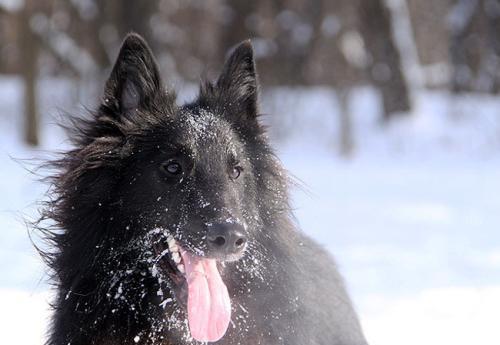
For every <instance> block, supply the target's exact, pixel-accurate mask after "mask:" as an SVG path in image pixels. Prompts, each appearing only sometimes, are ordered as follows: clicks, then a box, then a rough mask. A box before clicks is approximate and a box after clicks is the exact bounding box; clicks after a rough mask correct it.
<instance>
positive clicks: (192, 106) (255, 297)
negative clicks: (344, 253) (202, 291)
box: [39, 34, 366, 345]
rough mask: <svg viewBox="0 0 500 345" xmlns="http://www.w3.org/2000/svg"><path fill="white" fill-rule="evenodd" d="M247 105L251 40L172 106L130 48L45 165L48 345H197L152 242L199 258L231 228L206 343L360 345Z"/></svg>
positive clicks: (135, 46)
mask: <svg viewBox="0 0 500 345" xmlns="http://www.w3.org/2000/svg"><path fill="white" fill-rule="evenodd" d="M257 96H258V83H257V75H256V71H255V65H254V60H253V52H252V47H251V44H250V42H249V41H245V42H243V43H241V44H240V45H239V46H238V47H237V48H236V49H235V50H234V52H233V53H232V54H231V56H230V57H229V59H228V60H227V61H226V64H225V66H224V68H223V71H222V73H221V76H220V77H219V79H218V80H217V81H216V82H215V83H210V82H206V83H204V84H203V85H202V86H201V89H200V94H199V97H198V98H197V99H196V100H195V101H194V102H192V103H189V104H185V105H182V106H179V105H177V104H176V102H175V94H174V93H172V92H171V91H165V90H164V89H163V86H162V81H161V78H160V74H159V71H158V67H157V65H156V62H155V60H154V58H153V55H152V53H151V51H150V49H149V48H148V46H147V44H146V43H145V42H144V41H143V39H142V38H140V37H139V36H138V35H135V34H130V35H129V36H127V38H126V39H125V41H124V43H123V46H122V48H121V51H120V53H119V56H118V58H117V62H116V64H115V66H114V68H113V70H112V72H111V76H110V78H109V80H108V81H107V83H106V86H105V91H104V97H103V100H102V104H101V105H100V107H99V108H98V109H97V110H96V111H95V112H94V113H93V114H92V115H91V116H90V117H87V118H85V119H77V120H74V126H73V128H72V131H71V140H72V141H73V144H74V148H73V149H72V150H70V151H68V152H65V153H64V154H63V155H62V157H61V159H60V160H57V161H55V162H53V166H54V167H55V168H56V169H57V172H56V173H55V174H54V176H52V188H51V189H50V197H51V199H50V201H49V202H48V203H47V207H45V208H44V209H43V210H42V218H43V219H49V220H52V222H53V224H54V226H53V227H51V228H46V227H45V228H44V227H43V226H42V225H41V224H46V222H41V223H40V226H39V228H40V230H41V231H42V232H43V233H44V234H45V236H46V238H47V240H48V241H49V243H50V245H51V250H50V251H48V252H45V253H44V257H45V258H46V259H47V262H48V264H49V266H50V268H51V270H52V272H53V278H52V280H53V281H54V283H55V285H56V288H57V296H56V300H55V302H54V314H53V320H52V326H51V329H50V335H49V340H48V342H47V344H48V345H69V344H71V345H118V344H119V345H124V344H193V343H196V341H194V340H192V339H191V338H190V336H189V331H188V328H187V326H186V317H185V311H184V308H183V307H182V305H181V303H180V302H179V301H178V300H177V299H176V294H175V291H174V290H175V289H174V288H172V283H171V282H170V281H169V278H168V276H166V275H165V274H162V272H161V268H159V267H158V265H156V263H157V259H158V257H157V256H155V253H154V251H153V249H152V243H153V242H154V239H152V237H151V234H152V231H153V233H154V230H155V229H161V231H162V232H168V233H171V234H173V235H175V237H176V238H178V239H182V240H181V243H182V244H183V245H184V246H185V247H186V248H189V249H191V250H193V251H197V250H198V251H200V252H203V250H204V249H205V248H204V242H203V239H204V235H205V234H204V227H203V224H204V222H211V221H223V220H224V219H227V218H228V217H232V218H234V219H240V220H241V221H242V222H244V223H245V224H246V225H247V237H248V248H247V249H246V252H245V254H244V256H243V257H242V258H241V259H240V260H238V261H235V262H227V263H225V265H223V266H221V268H220V269H221V275H222V278H223V280H224V282H225V284H226V285H227V287H228V290H229V294H230V296H231V301H232V310H233V312H232V323H231V325H230V326H229V330H228V331H227V333H226V334H225V336H224V337H223V338H222V339H221V340H220V341H218V342H217V344H228V345H229V344H231V345H235V344H242V345H244V344H251V345H256V344H287V345H294V344H295V345H305V344H321V345H335V344H338V345H362V344H366V342H365V340H364V337H363V335H362V332H361V329H360V325H359V322H358V319H357V317H356V315H355V312H354V311H353V308H352V307H351V303H350V301H349V298H348V296H347V294H346V292H345V289H344V286H343V283H342V279H341V278H340V276H339V274H338V273H337V270H336V268H335V264H334V262H333V260H332V258H331V257H330V256H329V255H328V254H327V253H326V252H325V251H324V250H323V249H322V248H321V247H319V246H318V245H316V244H315V243H313V242H312V241H311V240H310V239H309V238H308V237H306V236H305V235H304V234H302V233H301V232H300V231H297V230H296V228H295V226H294V224H293V222H292V221H291V219H292V215H291V212H290V207H289V204H288V190H287V186H288V184H289V181H288V179H287V176H286V173H285V171H284V170H283V169H282V167H281V165H280V163H279V161H278V159H277V158H276V157H275V155H274V153H273V151H272V149H271V148H270V147H269V144H268V140H267V138H266V135H265V133H264V129H263V127H262V126H261V125H260V124H259V120H258V114H259V110H258V102H257V101H258V100H257ZM169 157H176V159H178V160H179V161H180V162H181V163H182V164H183V165H184V167H185V169H186V175H185V176H183V178H182V180H175V181H174V180H173V179H172V178H166V177H165V176H163V175H162V173H161V172H160V168H159V167H160V166H161V164H162V163H163V162H164V161H165V160H167V159H168V158H169ZM236 163H237V164H239V165H241V167H242V169H243V171H242V172H241V177H240V178H239V179H238V180H231V179H230V178H228V174H227V171H228V168H230V167H231V164H233V165H234V164H236Z"/></svg>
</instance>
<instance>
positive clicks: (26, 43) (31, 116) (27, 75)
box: [19, 0, 39, 146]
mask: <svg viewBox="0 0 500 345" xmlns="http://www.w3.org/2000/svg"><path fill="white" fill-rule="evenodd" d="M32 1H33V0H26V1H25V3H24V8H23V9H22V10H20V12H19V26H20V27H19V33H20V34H19V47H20V51H21V54H20V56H21V60H22V63H21V68H20V70H21V74H22V78H23V81H24V140H25V141H26V143H28V144H29V145H33V146H36V145H38V143H39V139H38V115H37V104H36V103H37V102H36V101H37V96H36V81H37V67H38V66H37V62H38V42H37V39H36V37H35V35H34V34H33V32H32V31H31V27H30V19H31V14H32V13H31V12H32V6H33V3H32Z"/></svg>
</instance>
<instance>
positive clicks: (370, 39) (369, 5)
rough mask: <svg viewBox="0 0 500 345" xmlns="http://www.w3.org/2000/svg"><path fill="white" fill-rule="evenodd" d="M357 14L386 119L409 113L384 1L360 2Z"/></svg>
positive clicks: (369, 67) (406, 92)
mask: <svg viewBox="0 0 500 345" xmlns="http://www.w3.org/2000/svg"><path fill="white" fill-rule="evenodd" d="M358 11H359V25H360V32H361V35H362V37H363V41H364V43H365V46H366V49H367V51H368V53H369V54H370V55H371V61H370V63H369V66H368V71H369V73H368V74H369V75H368V78H369V79H370V80H371V81H372V83H373V84H374V85H375V87H376V88H377V89H378V90H380V92H381V94H382V100H383V106H384V114H383V120H384V121H388V120H390V118H391V117H392V116H394V115H395V114H402V113H405V112H408V111H409V110H410V100H409V97H408V88H407V85H406V81H405V79H404V76H403V73H402V70H401V57H400V54H399V51H398V49H397V47H396V45H395V43H394V38H393V35H392V28H391V25H392V23H391V15H390V12H389V9H388V8H387V7H386V6H385V4H384V3H383V0H364V1H361V2H360V5H359V8H358Z"/></svg>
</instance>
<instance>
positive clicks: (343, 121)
mask: <svg viewBox="0 0 500 345" xmlns="http://www.w3.org/2000/svg"><path fill="white" fill-rule="evenodd" d="M337 94H338V96H337V97H338V101H339V108H340V109H339V110H340V111H339V139H340V140H339V148H340V152H339V153H340V155H341V156H344V157H349V156H351V155H352V153H353V151H354V137H353V130H352V119H351V111H350V106H349V91H346V90H338V92H337Z"/></svg>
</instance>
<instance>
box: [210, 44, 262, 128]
mask: <svg viewBox="0 0 500 345" xmlns="http://www.w3.org/2000/svg"><path fill="white" fill-rule="evenodd" d="M216 88H217V89H218V91H219V92H220V94H221V95H224V96H225V97H227V99H228V100H229V101H230V102H231V103H233V105H234V106H237V107H238V109H239V110H240V111H242V112H243V113H244V115H245V117H246V118H247V119H254V118H256V117H257V113H258V103H257V97H258V82H257V73H256V70H255V62H254V58H253V48H252V44H251V43H250V40H246V41H243V42H241V43H240V44H239V45H238V46H237V47H236V48H235V49H234V51H233V52H232V53H231V55H230V56H229V58H228V59H227V61H226V63H225V64H224V67H223V70H222V73H221V75H220V77H219V79H218V80H217V84H216Z"/></svg>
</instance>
